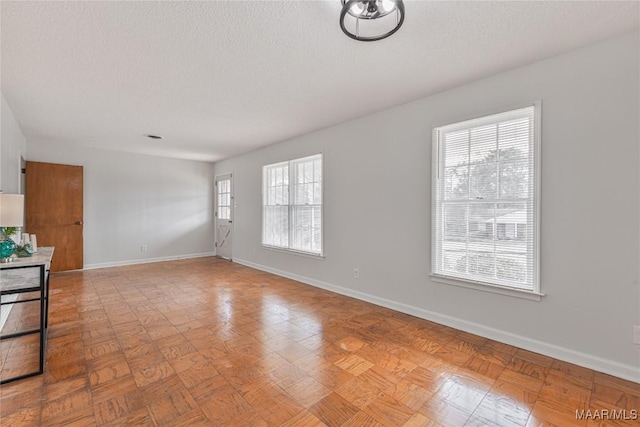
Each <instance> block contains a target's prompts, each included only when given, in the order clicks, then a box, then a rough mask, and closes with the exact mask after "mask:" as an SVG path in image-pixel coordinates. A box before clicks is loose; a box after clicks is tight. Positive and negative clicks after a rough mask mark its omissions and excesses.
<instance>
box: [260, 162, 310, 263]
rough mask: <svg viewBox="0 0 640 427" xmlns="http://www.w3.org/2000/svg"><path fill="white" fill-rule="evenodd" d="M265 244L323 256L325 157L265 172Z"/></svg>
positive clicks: (263, 231) (263, 232) (276, 167)
mask: <svg viewBox="0 0 640 427" xmlns="http://www.w3.org/2000/svg"><path fill="white" fill-rule="evenodd" d="M262 200H263V220H262V244H263V245H265V246H273V247H277V248H282V249H290V250H295V251H299V252H307V253H311V254H314V255H321V254H322V156H321V155H320V154H318V155H315V156H310V157H304V158H301V159H296V160H291V161H289V162H283V163H277V164H273V165H267V166H264V168H263V196H262Z"/></svg>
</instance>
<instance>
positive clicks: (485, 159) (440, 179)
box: [432, 105, 539, 293]
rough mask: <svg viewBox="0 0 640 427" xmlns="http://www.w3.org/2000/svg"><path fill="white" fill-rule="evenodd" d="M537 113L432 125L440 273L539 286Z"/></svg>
mask: <svg viewBox="0 0 640 427" xmlns="http://www.w3.org/2000/svg"><path fill="white" fill-rule="evenodd" d="M538 114H539V107H538V106H537V105H536V106H531V107H527V108H522V109H518V110H514V111H509V112H506V113H501V114H496V115H492V116H488V117H483V118H480V119H476V120H470V121H465V122H461V123H455V124H452V125H448V126H442V127H439V128H436V129H434V135H433V171H434V180H433V183H434V187H433V230H432V237H433V242H432V243H433V248H432V253H433V260H432V266H433V267H432V270H433V274H434V276H439V277H444V278H450V279H454V280H463V281H467V282H472V283H479V284H487V285H493V286H501V287H507V288H512V289H513V288H515V289H518V290H523V291H530V292H536V293H537V292H539V282H538V191H539V188H538V184H537V183H538V171H539V164H538V163H539V160H538V154H537V153H538V149H539V140H538V138H539V136H538V130H537V121H538V120H539V119H538Z"/></svg>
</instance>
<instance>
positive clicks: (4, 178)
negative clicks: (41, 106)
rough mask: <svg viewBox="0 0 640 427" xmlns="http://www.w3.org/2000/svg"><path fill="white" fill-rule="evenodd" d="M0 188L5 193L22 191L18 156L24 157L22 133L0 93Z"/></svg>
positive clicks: (24, 146) (24, 144) (24, 148)
mask: <svg viewBox="0 0 640 427" xmlns="http://www.w3.org/2000/svg"><path fill="white" fill-rule="evenodd" d="M0 98H2V99H1V102H2V105H1V106H0V122H1V123H0V128H1V129H2V131H1V134H0V190H2V191H4V192H5V193H22V192H23V191H21V190H22V189H21V188H20V169H21V168H20V157H21V156H22V157H25V150H26V143H25V139H24V135H22V131H21V130H20V127H19V126H18V123H17V122H16V119H15V117H14V116H13V112H12V111H11V108H10V107H9V104H7V101H6V100H5V99H4V95H2V94H0Z"/></svg>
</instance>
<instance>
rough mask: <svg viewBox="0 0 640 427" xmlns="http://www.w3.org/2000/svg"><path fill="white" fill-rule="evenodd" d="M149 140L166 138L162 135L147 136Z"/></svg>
mask: <svg viewBox="0 0 640 427" xmlns="http://www.w3.org/2000/svg"><path fill="white" fill-rule="evenodd" d="M145 136H146V137H147V138H151V139H164V137H162V136H160V135H145Z"/></svg>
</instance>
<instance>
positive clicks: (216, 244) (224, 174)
mask: <svg viewBox="0 0 640 427" xmlns="http://www.w3.org/2000/svg"><path fill="white" fill-rule="evenodd" d="M227 176H228V177H229V179H230V180H231V192H230V194H231V196H230V197H231V201H230V206H229V207H230V219H229V223H228V226H229V228H230V229H231V233H230V235H231V239H230V245H229V247H230V248H231V251H230V253H229V256H223V255H221V254H220V253H219V251H218V249H219V248H218V242H219V237H220V236H218V221H219V212H220V209H219V206H218V188H219V187H218V181H219V179H220V178H221V177H225V178H226V177H227ZM233 190H234V189H233V172H226V173H221V174H216V175H215V177H214V224H215V226H214V239H215V249H216V256H218V257H221V258H224V259H228V260H229V261H231V260H232V258H233V214H234V208H235V203H234V197H233V193H234V191H233Z"/></svg>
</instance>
